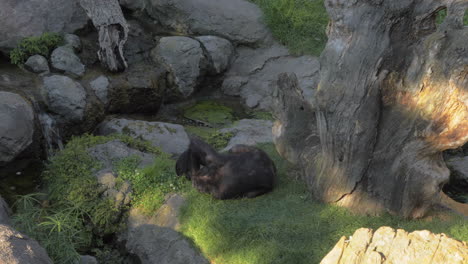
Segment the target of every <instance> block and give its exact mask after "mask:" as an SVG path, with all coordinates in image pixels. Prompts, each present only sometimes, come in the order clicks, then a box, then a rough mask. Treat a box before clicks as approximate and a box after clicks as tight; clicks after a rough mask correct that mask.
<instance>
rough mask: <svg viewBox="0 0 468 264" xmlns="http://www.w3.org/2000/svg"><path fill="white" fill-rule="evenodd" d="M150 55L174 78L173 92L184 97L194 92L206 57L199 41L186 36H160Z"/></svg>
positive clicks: (204, 65) (204, 66) (203, 68)
mask: <svg viewBox="0 0 468 264" xmlns="http://www.w3.org/2000/svg"><path fill="white" fill-rule="evenodd" d="M151 57H152V58H153V60H155V61H156V62H159V63H162V64H164V65H165V66H166V69H167V70H168V71H169V72H170V73H171V74H172V76H173V78H174V85H175V90H176V91H175V93H178V94H180V95H181V96H182V97H184V98H186V97H189V96H190V95H192V94H193V92H195V88H196V86H197V84H198V83H199V81H200V78H201V76H202V75H203V71H204V70H205V69H206V61H205V60H206V59H205V57H204V55H203V50H202V48H201V46H200V43H199V42H198V41H196V40H194V39H191V38H188V37H164V38H161V40H160V41H159V44H158V46H157V47H156V48H154V49H153V50H152V51H151Z"/></svg>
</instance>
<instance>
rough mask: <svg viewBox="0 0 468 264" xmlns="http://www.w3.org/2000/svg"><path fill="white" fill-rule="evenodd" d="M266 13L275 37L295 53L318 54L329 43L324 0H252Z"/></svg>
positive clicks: (266, 20)
mask: <svg viewBox="0 0 468 264" xmlns="http://www.w3.org/2000/svg"><path fill="white" fill-rule="evenodd" d="M251 1H252V2H253V3H255V4H257V5H258V6H259V7H260V8H261V9H262V10H263V13H264V19H265V22H266V23H267V25H268V26H269V28H270V29H271V31H272V33H273V36H274V37H275V38H276V39H277V40H279V41H280V42H281V43H282V44H283V45H285V46H287V47H288V48H289V51H290V52H291V54H294V55H304V54H309V55H315V56H318V55H320V53H321V52H322V50H323V49H324V48H325V44H326V42H327V35H326V28H327V24H328V14H327V12H326V9H325V6H324V2H323V0H251Z"/></svg>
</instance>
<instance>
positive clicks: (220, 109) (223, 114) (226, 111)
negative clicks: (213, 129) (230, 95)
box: [184, 101, 234, 126]
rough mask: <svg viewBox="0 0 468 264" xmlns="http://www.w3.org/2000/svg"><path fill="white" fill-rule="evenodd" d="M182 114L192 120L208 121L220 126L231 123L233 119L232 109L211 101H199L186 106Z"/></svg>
mask: <svg viewBox="0 0 468 264" xmlns="http://www.w3.org/2000/svg"><path fill="white" fill-rule="evenodd" d="M184 116H185V117H186V118H190V119H192V120H198V121H203V122H206V123H209V124H210V125H215V126H221V125H226V124H230V123H232V121H233V120H234V110H233V109H231V108H229V107H227V106H225V105H222V104H219V103H216V102H213V101H201V102H198V103H197V104H195V105H193V106H191V107H188V108H186V109H185V110H184Z"/></svg>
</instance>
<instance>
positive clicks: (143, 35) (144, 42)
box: [124, 1, 155, 65]
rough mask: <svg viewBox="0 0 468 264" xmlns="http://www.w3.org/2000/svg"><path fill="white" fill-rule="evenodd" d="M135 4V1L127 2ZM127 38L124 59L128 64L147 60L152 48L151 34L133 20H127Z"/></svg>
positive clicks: (153, 43) (153, 42)
mask: <svg viewBox="0 0 468 264" xmlns="http://www.w3.org/2000/svg"><path fill="white" fill-rule="evenodd" d="M129 2H132V3H136V2H137V1H129ZM127 23H128V28H129V31H128V38H127V42H126V43H125V46H124V54H125V59H126V60H127V63H128V64H130V65H131V64H133V63H136V62H140V61H144V60H147V58H148V57H149V56H150V52H151V49H152V48H154V45H155V41H154V40H153V37H152V35H153V32H151V31H150V30H148V29H146V28H144V27H142V26H141V24H140V23H139V22H137V21H135V20H127Z"/></svg>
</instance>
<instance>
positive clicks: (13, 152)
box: [0, 92, 34, 163]
mask: <svg viewBox="0 0 468 264" xmlns="http://www.w3.org/2000/svg"><path fill="white" fill-rule="evenodd" d="M33 132H34V111H33V108H32V107H31V105H30V104H29V102H27V101H26V100H24V99H23V98H22V97H21V96H19V95H17V94H14V93H10V92H0V163H2V162H9V161H11V160H13V159H14V158H15V157H16V156H17V155H18V154H20V153H21V152H22V151H23V150H25V149H26V148H27V147H28V146H29V145H30V144H31V143H32V140H33Z"/></svg>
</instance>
